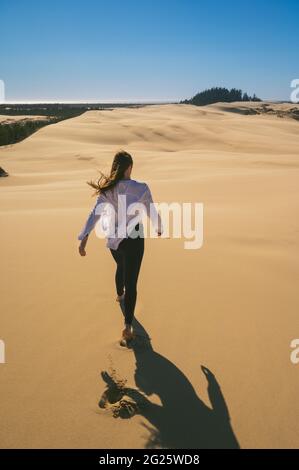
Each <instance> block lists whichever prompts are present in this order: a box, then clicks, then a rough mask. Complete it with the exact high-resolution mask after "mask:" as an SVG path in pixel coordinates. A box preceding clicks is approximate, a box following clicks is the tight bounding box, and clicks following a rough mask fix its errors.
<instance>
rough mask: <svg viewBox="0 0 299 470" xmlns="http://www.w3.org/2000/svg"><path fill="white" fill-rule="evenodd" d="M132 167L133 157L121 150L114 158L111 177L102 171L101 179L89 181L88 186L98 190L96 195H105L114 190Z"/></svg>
mask: <svg viewBox="0 0 299 470" xmlns="http://www.w3.org/2000/svg"><path fill="white" fill-rule="evenodd" d="M131 165H133V159H132V157H131V155H130V154H129V153H128V152H125V151H124V150H120V151H119V152H117V153H116V154H115V156H114V159H113V162H112V167H111V171H110V175H109V176H106V175H104V174H103V173H102V172H101V171H100V174H101V176H100V178H99V179H98V180H97V181H96V182H94V181H89V182H87V184H89V185H90V186H91V187H92V188H94V189H95V190H96V192H95V194H101V193H104V192H105V191H107V190H108V189H111V188H113V186H115V185H116V183H117V182H118V181H119V180H121V179H122V178H123V177H124V174H125V171H126V170H127V169H128V168H129V166H131Z"/></svg>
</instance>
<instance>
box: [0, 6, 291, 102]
mask: <svg viewBox="0 0 299 470" xmlns="http://www.w3.org/2000/svg"><path fill="white" fill-rule="evenodd" d="M0 15H1V27H0V43H1V52H0V79H2V80H4V82H5V87H6V100H7V101H12V100H14V101H19V100H21V101H26V100H31V101H34V100H37V101H38V100H49V101H55V100H64V101H68V100H75V101H76V100H80V101H82V100H88V101H92V100H96V101H101V100H102V101H109V100H117V99H120V100H123V101H126V100H137V101H138V100H173V99H174V100H178V99H184V98H187V97H191V96H192V95H194V94H195V93H196V92H198V91H201V90H203V89H205V88H208V87H211V86H216V85H219V86H227V87H237V88H242V89H243V90H244V91H247V92H248V93H251V94H252V93H256V94H257V95H258V96H260V97H262V98H264V99H289V96H290V91H291V88H290V82H291V80H292V79H294V78H299V61H298V55H299V27H298V18H299V1H298V0H269V1H265V0H250V1H249V0H238V1H237V0H231V1H225V0H222V1H221V0H214V1H211V0H210V1H208V0H205V1H204V0H138V1H135V0H125V1H120V0H97V1H96V0H85V1H80V2H79V1H76V0H72V1H70V0H60V1H58V0H42V1H41V0H39V1H36V0H26V1H23V0H14V1H12V0H0Z"/></svg>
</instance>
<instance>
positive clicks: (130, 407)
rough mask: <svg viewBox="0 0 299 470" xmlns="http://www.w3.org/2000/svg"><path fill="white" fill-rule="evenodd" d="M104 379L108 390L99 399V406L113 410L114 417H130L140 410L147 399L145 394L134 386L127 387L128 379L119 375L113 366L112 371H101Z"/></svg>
mask: <svg viewBox="0 0 299 470" xmlns="http://www.w3.org/2000/svg"><path fill="white" fill-rule="evenodd" d="M101 376H102V379H103V380H104V382H106V390H105V391H104V392H103V394H102V396H101V399H100V401H99V407H100V408H102V409H105V410H107V411H110V412H112V416H113V417H114V418H122V419H128V418H132V417H133V416H134V415H136V414H138V413H139V412H140V409H141V408H142V407H143V406H144V405H145V403H144V401H145V400H146V399H145V397H143V395H142V394H141V393H140V392H139V391H138V390H137V389H134V388H129V387H126V383H127V380H126V379H121V378H119V377H118V376H117V374H116V371H115V369H114V368H113V367H111V368H110V373H108V372H106V371H103V372H101Z"/></svg>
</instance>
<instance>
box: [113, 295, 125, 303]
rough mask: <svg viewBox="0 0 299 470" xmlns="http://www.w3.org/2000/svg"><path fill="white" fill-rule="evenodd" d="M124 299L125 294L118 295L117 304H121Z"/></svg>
mask: <svg viewBox="0 0 299 470" xmlns="http://www.w3.org/2000/svg"><path fill="white" fill-rule="evenodd" d="M124 298H125V293H123V294H122V295H118V296H117V297H116V299H115V300H116V302H121V301H122V300H123V299H124Z"/></svg>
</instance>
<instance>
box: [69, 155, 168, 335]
mask: <svg viewBox="0 0 299 470" xmlns="http://www.w3.org/2000/svg"><path fill="white" fill-rule="evenodd" d="M132 167H133V159H132V157H131V155H130V154H129V153H127V152H125V151H123V150H121V151H120V152H118V153H117V154H116V155H115V157H114V160H113V163H112V168H111V172H110V176H108V177H106V176H104V175H103V174H101V177H100V179H99V180H98V181H97V182H96V183H94V182H90V183H88V184H89V185H90V186H92V187H93V188H95V190H96V194H98V198H97V202H96V205H95V207H94V209H93V210H92V211H91V213H90V215H89V217H88V219H87V222H86V224H85V226H84V228H83V230H82V231H81V233H80V235H79V236H78V239H79V240H80V241H81V243H80V245H79V253H80V255H81V256H85V255H86V250H85V249H86V244H87V240H88V236H89V233H90V232H91V231H92V229H93V228H94V226H95V224H96V223H97V221H98V220H100V219H101V222H102V227H103V226H104V225H105V223H106V227H103V228H104V231H106V232H105V235H106V238H107V245H106V246H107V247H108V248H109V249H110V251H111V254H112V256H113V258H114V260H115V262H116V273H115V284H116V292H117V298H116V300H117V301H118V302H121V301H124V311H125V329H124V330H123V332H122V338H123V340H124V341H125V342H127V341H130V340H131V339H133V337H134V334H133V331H132V321H133V318H134V310H135V304H136V297H137V280H138V275H139V271H140V266H141V262H142V258H143V253H144V234H143V226H142V223H141V220H142V215H141V214H140V213H139V214H137V216H136V213H133V214H132V211H131V212H130V214H128V212H127V211H125V212H124V211H123V210H122V208H123V202H124V199H125V200H126V207H128V206H130V205H131V204H133V205H134V204H138V203H141V204H143V207H144V208H145V210H146V213H147V215H148V216H150V218H151V220H152V222H153V225H154V226H155V229H156V233H157V235H158V236H160V235H161V233H162V223H161V219H160V216H159V214H158V213H157V211H156V210H155V207H154V205H153V199H152V195H151V192H150V189H149V187H148V185H147V184H146V183H140V182H138V181H135V180H133V179H131V172H132ZM135 207H137V206H135ZM107 208H108V209H107ZM107 225H108V230H107ZM112 225H113V229H111V226H112ZM121 228H125V230H120V229H121Z"/></svg>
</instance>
